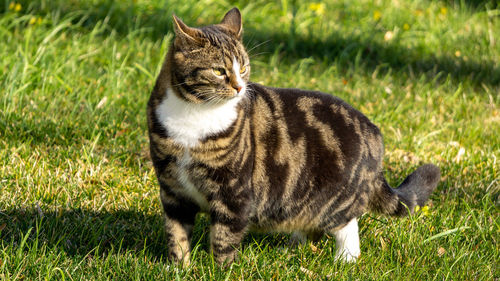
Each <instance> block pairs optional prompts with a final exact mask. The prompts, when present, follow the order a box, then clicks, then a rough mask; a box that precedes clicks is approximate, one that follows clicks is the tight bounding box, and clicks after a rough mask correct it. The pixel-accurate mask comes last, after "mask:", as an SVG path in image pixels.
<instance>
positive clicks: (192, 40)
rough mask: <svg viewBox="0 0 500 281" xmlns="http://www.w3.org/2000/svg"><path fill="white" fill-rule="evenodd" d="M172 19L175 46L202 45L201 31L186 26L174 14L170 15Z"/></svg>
mask: <svg viewBox="0 0 500 281" xmlns="http://www.w3.org/2000/svg"><path fill="white" fill-rule="evenodd" d="M172 17H173V21H174V32H175V40H174V45H175V46H178V47H180V46H192V45H193V44H194V45H202V44H203V39H202V38H201V31H200V30H199V29H197V28H193V27H189V26H187V25H186V24H185V23H184V22H182V20H181V19H180V18H178V17H177V16H176V15H175V14H174V15H172Z"/></svg>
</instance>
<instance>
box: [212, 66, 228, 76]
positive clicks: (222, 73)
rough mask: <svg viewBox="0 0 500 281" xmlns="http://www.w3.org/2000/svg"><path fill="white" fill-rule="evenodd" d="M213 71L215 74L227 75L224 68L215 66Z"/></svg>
mask: <svg viewBox="0 0 500 281" xmlns="http://www.w3.org/2000/svg"><path fill="white" fill-rule="evenodd" d="M213 71H214V74H215V75H217V76H223V75H226V71H225V70H224V68H214V69H213Z"/></svg>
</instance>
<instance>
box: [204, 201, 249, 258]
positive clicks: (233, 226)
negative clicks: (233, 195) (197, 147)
mask: <svg viewBox="0 0 500 281" xmlns="http://www.w3.org/2000/svg"><path fill="white" fill-rule="evenodd" d="M233 203H234V202H233ZM230 205H232V206H230ZM247 205H248V202H246V203H243V202H242V204H241V205H240V204H227V202H224V201H219V200H216V201H213V202H212V203H211V206H210V218H211V227H210V247H211V250H212V252H213V255H214V258H215V260H216V261H217V263H219V264H226V265H227V264H230V263H232V262H233V261H234V259H235V257H236V254H237V249H238V247H239V245H240V243H241V240H242V239H243V236H244V235H245V232H246V229H247V226H248V215H247V213H246V209H247V208H246V206H247Z"/></svg>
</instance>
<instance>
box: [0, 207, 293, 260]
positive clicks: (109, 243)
mask: <svg viewBox="0 0 500 281" xmlns="http://www.w3.org/2000/svg"><path fill="white" fill-rule="evenodd" d="M209 224H210V222H209V219H208V217H207V216H206V215H198V217H197V220H196V225H195V228H194V231H193V239H192V246H193V247H194V246H195V245H196V246H197V247H198V249H199V250H202V251H204V252H208V251H209V248H210V247H209V235H208V231H209ZM0 228H1V229H2V230H1V231H0V241H3V242H4V243H7V244H4V245H8V244H12V245H14V247H16V246H18V245H20V243H21V241H22V240H23V237H24V236H25V235H26V234H27V233H28V231H30V229H31V232H30V236H29V238H28V240H27V244H26V245H27V246H28V248H29V245H32V244H34V243H37V244H38V245H42V244H44V245H46V246H47V247H48V248H49V249H55V250H56V251H64V252H66V253H67V254H68V255H69V256H79V257H83V256H85V255H88V254H91V255H95V254H96V252H97V253H98V254H99V255H106V254H107V253H109V252H110V251H112V252H114V253H116V252H117V251H120V252H122V253H123V252H133V253H135V254H137V255H139V254H141V253H144V255H146V256H149V257H150V258H152V259H154V260H160V261H161V260H163V261H166V252H167V243H166V242H165V233H164V230H163V217H162V216H161V215H160V214H159V212H158V214H153V215H148V214H144V213H142V212H139V211H132V210H118V211H112V212H107V211H103V212H96V211H90V210H83V209H73V210H61V211H55V212H54V211H52V212H44V211H43V210H41V209H39V208H37V207H33V208H29V209H24V208H19V209H14V210H2V211H1V212H0ZM285 238H286V237H285V236H284V235H264V234H254V233H251V234H249V235H247V236H246V237H245V239H244V240H243V243H242V247H243V248H244V247H247V246H249V245H251V244H254V243H258V244H259V245H260V246H261V247H262V248H275V247H282V246H283V245H285V244H286V242H285V241H287V240H286V239H285ZM35 241H36V242H35Z"/></svg>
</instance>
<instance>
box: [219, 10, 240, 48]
mask: <svg viewBox="0 0 500 281" xmlns="http://www.w3.org/2000/svg"><path fill="white" fill-rule="evenodd" d="M220 24H222V25H225V26H226V28H227V29H229V31H231V32H232V33H233V34H234V35H235V36H236V38H238V40H240V39H241V33H242V31H243V26H242V25H241V13H240V10H238V8H236V7H234V8H232V9H231V10H229V12H227V13H226V15H225V16H224V18H223V19H222V21H221V22H220Z"/></svg>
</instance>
